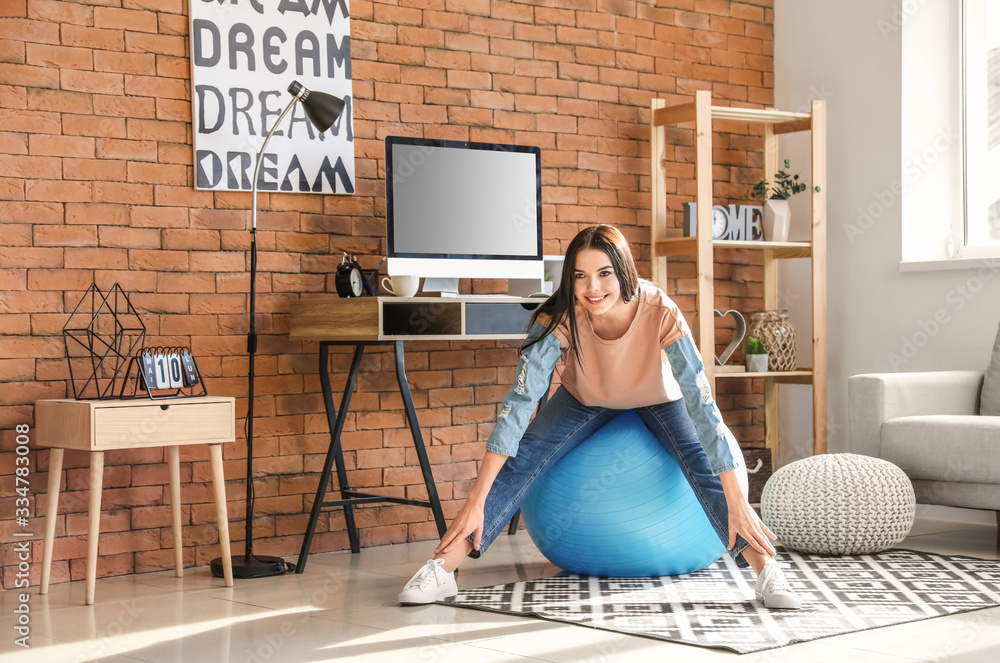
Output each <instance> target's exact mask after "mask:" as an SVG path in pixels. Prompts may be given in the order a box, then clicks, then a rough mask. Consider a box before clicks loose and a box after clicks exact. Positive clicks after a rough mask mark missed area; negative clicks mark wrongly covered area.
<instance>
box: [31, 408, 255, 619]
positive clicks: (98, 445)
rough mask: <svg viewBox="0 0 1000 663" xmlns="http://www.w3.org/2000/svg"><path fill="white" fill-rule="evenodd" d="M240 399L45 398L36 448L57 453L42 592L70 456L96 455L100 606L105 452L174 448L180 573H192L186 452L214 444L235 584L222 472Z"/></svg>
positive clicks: (93, 575) (223, 533) (225, 546)
mask: <svg viewBox="0 0 1000 663" xmlns="http://www.w3.org/2000/svg"><path fill="white" fill-rule="evenodd" d="M235 400H236V399H234V398H232V397H219V396H201V397H197V398H178V399H165V400H156V401H154V400H139V399H134V400H113V401H112V400H104V401H101V400H91V401H76V400H69V399H64V400H41V401H38V402H36V403H35V430H36V443H37V444H38V446H41V447H51V448H52V454H51V456H50V459H49V490H48V495H49V503H48V511H47V513H46V516H45V543H44V548H43V555H42V584H41V588H40V592H41V593H42V594H46V593H48V591H49V576H50V572H51V566H52V545H53V542H54V540H55V533H56V515H57V514H58V509H59V483H60V478H61V475H62V463H63V452H64V450H66V449H79V450H81V451H88V452H90V509H89V527H88V531H87V594H86V603H87V605H91V604H93V603H94V590H95V586H96V580H97V544H98V537H99V534H100V524H101V489H102V481H103V478H104V452H105V451H110V450H114V449H146V448H151V447H166V449H167V461H168V465H169V467H170V502H171V511H172V514H173V530H174V570H175V574H176V576H177V577H178V578H180V577H182V576H183V575H184V561H183V553H182V544H181V511H180V501H181V499H180V498H181V493H180V447H181V445H185V444H207V445H208V448H209V453H210V455H211V461H212V484H213V487H214V492H215V511H216V516H217V518H218V524H219V545H220V547H221V548H222V564H223V575H224V576H225V582H226V587H232V585H233V566H232V562H231V561H230V557H229V516H228V513H227V510H226V480H225V475H224V474H223V466H222V444H223V443H225V442H232V441H234V440H235V439H236V403H235Z"/></svg>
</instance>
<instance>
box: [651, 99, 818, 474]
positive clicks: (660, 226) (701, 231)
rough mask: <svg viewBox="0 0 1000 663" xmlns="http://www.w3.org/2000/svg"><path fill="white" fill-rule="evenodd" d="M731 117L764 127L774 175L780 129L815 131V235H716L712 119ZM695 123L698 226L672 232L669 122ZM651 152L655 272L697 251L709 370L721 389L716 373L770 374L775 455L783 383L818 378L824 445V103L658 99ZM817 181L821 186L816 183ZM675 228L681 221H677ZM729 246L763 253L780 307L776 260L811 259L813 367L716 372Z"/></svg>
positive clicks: (767, 291)
mask: <svg viewBox="0 0 1000 663" xmlns="http://www.w3.org/2000/svg"><path fill="white" fill-rule="evenodd" d="M713 120H733V121H739V122H748V123H757V124H762V125H763V127H764V172H765V173H766V177H767V178H768V180H769V181H774V174H775V173H776V172H777V171H778V170H780V169H779V168H778V136H779V135H781V134H786V133H793V132H799V131H808V132H809V133H810V137H811V152H812V155H811V160H810V161H811V170H812V176H811V180H812V185H811V188H810V189H809V190H808V191H809V192H810V194H811V197H812V223H811V237H810V240H809V241H807V242H768V241H763V242H734V241H714V240H713V239H712V205H713V200H714V199H713V196H712V188H713V187H712V131H713V128H712V121H713ZM692 122H693V123H694V134H695V143H696V144H695V182H696V185H697V191H696V194H695V202H696V203H697V206H698V210H697V220H696V225H697V233H696V236H695V237H670V236H668V235H669V232H670V231H668V226H667V204H666V195H665V191H664V180H665V177H666V170H665V167H664V162H663V156H664V154H665V149H666V128H667V127H668V126H671V125H676V124H684V123H692ZM650 136H651V146H650V156H651V162H652V164H651V165H652V169H651V174H652V179H651V184H650V190H651V194H652V224H651V225H652V228H651V237H650V246H651V249H652V263H653V280H654V281H656V282H657V283H658V284H659V285H660V287H662V288H665V287H666V281H667V270H668V258H669V257H670V256H689V257H693V258H694V259H695V263H696V267H695V269H696V273H697V282H698V294H697V297H696V304H695V307H696V313H697V314H698V315H697V323H696V325H695V327H694V328H693V329H692V332H693V333H694V336H695V342H696V343H697V344H698V347H699V348H700V349H701V353H702V358H703V361H704V362H705V372H706V374H707V375H708V378H709V381H710V382H711V384H712V389H713V390H714V389H715V380H716V378H726V379H731V378H752V377H760V378H763V379H764V419H765V429H766V432H765V439H766V444H767V447H768V448H769V449H771V451H772V455H773V457H774V459H775V461H777V453H778V443H779V441H778V385H779V384H808V385H812V394H813V453H815V454H821V453H826V434H827V426H826V105H825V103H824V102H823V101H813V102H812V104H811V108H810V112H808V113H791V112H785V111H777V110H771V109H759V108H732V107H728V106H713V105H712V100H711V95H710V93H709V92H708V91H699V92H696V93H695V100H694V102H693V103H687V104H681V105H677V106H669V107H668V106H667V105H666V102H665V101H664V100H663V99H653V101H652V107H651V113H650ZM817 186H818V187H819V188H820V190H819V191H818V192H817V191H816V190H815V187H817ZM671 230H675V229H671ZM731 249H743V250H752V251H762V252H763V254H764V265H763V272H764V273H763V281H764V308H765V309H768V310H769V309H775V308H778V261H780V260H783V259H788V258H808V259H810V262H811V266H812V357H813V365H812V367H811V368H804V367H797V369H796V370H794V371H783V372H768V373H717V372H716V370H715V355H714V352H715V316H714V314H713V310H714V308H715V261H716V252H718V251H725V250H731Z"/></svg>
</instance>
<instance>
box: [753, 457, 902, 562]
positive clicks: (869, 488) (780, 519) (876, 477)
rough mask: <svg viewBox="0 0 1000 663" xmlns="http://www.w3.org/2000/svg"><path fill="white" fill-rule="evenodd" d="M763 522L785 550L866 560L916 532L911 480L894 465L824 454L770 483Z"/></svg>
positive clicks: (789, 467)
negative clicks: (855, 556) (869, 555)
mask: <svg viewBox="0 0 1000 663" xmlns="http://www.w3.org/2000/svg"><path fill="white" fill-rule="evenodd" d="M760 508H761V517H762V519H763V521H764V524H766V525H767V526H768V527H770V528H771V530H772V531H773V532H774V533H775V534H776V535H777V537H778V542H779V543H780V544H781V545H783V546H785V547H786V548H791V549H793V550H800V551H802V552H809V553H816V554H820V555H862V554H869V553H875V552H879V551H882V550H886V549H887V548H891V547H892V546H894V545H896V544H897V543H899V542H900V541H902V540H903V539H904V538H905V537H906V535H907V534H908V533H909V531H910V528H911V527H913V518H914V515H915V512H916V499H915V498H914V495H913V485H912V484H911V483H910V479H909V477H907V476H906V474H905V473H904V472H903V470H901V469H899V468H898V467H896V466H895V465H893V464H892V463H890V462H888V461H885V460H882V459H881V458H873V457H871V456H859V455H857V454H825V455H821V456H812V457H810V458H804V459H802V460H798V461H795V462H794V463H789V464H788V465H786V466H784V467H782V468H781V469H779V470H778V471H777V472H775V473H774V474H773V475H771V478H770V479H768V481H767V483H766V484H765V485H764V491H763V493H762V494H761V498H760Z"/></svg>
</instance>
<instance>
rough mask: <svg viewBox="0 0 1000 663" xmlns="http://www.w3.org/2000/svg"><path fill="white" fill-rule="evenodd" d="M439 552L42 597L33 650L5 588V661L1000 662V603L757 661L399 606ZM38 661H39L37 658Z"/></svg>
mask: <svg viewBox="0 0 1000 663" xmlns="http://www.w3.org/2000/svg"><path fill="white" fill-rule="evenodd" d="M901 547H906V548H913V549H918V550H927V551H932V552H939V553H949V554H965V555H971V556H975V557H983V558H989V559H1000V556H998V551H997V547H996V529H995V528H994V527H989V526H970V525H964V524H950V523H943V522H938V521H918V522H917V526H916V527H915V528H914V531H913V532H912V534H911V536H910V537H909V538H907V540H906V541H904V542H903V544H901ZM432 548H433V545H432V544H428V543H426V542H425V543H411V544H406V545H399V546H383V547H378V548H366V549H363V550H362V551H361V553H360V554H358V555H351V554H349V553H328V554H319V555H312V556H311V557H310V558H309V564H308V566H307V569H306V573H304V574H302V575H295V574H290V575H286V576H279V577H276V578H265V579H259V580H238V581H237V584H236V587H232V588H225V587H223V586H222V584H221V582H222V581H221V580H219V579H217V578H213V577H211V575H210V574H209V572H208V569H207V568H205V567H201V568H194V569H187V570H186V571H185V575H184V577H183V578H174V577H173V574H172V573H171V572H159V573H149V574H141V575H133V576H127V577H121V578H109V579H106V580H99V581H98V583H97V604H96V605H94V606H92V607H85V606H83V605H82V604H83V596H84V586H83V583H82V582H74V583H67V584H61V585H54V586H52V587H51V588H50V592H49V594H48V595H47V596H40V595H39V594H38V593H37V591H38V590H37V587H35V588H32V589H31V592H32V594H31V600H30V606H31V623H30V628H31V639H30V643H31V649H30V650H27V651H25V650H22V649H21V648H20V647H17V646H16V645H15V644H14V637H15V636H14V635H12V634H13V628H12V627H13V625H14V617H13V609H14V607H15V605H16V601H17V596H16V594H15V592H13V591H7V592H3V593H0V638H2V640H0V660H2V661H3V662H4V663H6V662H7V661H18V660H25V661H27V660H31V661H32V663H42V662H49V661H52V662H58V663H75V662H77V661H113V662H115V663H124V662H126V661H148V662H151V663H160V662H166V661H171V662H173V661H183V662H185V663H199V662H201V661H210V662H212V663H221V662H226V661H230V662H237V661H239V662H240V663H268V662H272V661H273V662H286V661H289V662H290V661H295V662H299V661H302V662H316V661H352V662H353V661H357V662H373V663H374V662H379V663H386V662H389V663H404V662H408V661H421V662H425V663H445V662H448V661H461V662H463V663H469V662H475V663H493V662H505V663H511V662H515V661H558V662H574V663H575V662H578V661H588V662H591V661H593V662H597V661H609V662H610V661H636V662H639V661H683V662H685V663H687V662H688V661H691V662H694V663H698V662H701V661H722V660H732V661H737V660H738V661H740V663H743V662H746V663H784V662H788V663H797V662H799V661H809V662H810V663H813V662H815V663H824V662H827V661H829V662H830V663H834V662H835V663H855V662H859V663H912V662H913V661H933V662H935V663H945V662H947V663H960V662H961V663H973V662H975V663H979V662H983V663H987V662H989V663H996V662H997V661H1000V608H994V609H991V610H981V611H978V612H972V613H967V614H963V615H955V616H952V617H941V618H938V619H933V620H927V621H922V622H915V623H911V624H904V625H900V626H893V627H888V628H881V629H875V630H871V631H865V632H861V633H853V634H848V635H843V636H838V637H833V638H826V639H823V640H816V641H813V642H809V643H804V644H800V645H793V646H789V647H784V648H781V649H775V650H771V651H767V652H761V653H759V654H750V655H746V656H737V655H735V654H730V653H726V652H719V651H713V650H709V649H702V648H699V647H690V646H685V645H676V644H671V643H664V642H661V641H658V640H651V639H647V638H640V637H630V636H624V635H619V634H615V633H608V632H603V631H596V630H591V629H587V628H582V627H578V626H569V625H562V624H557V623H554V622H546V621H541V620H535V619H525V618H518V617H510V616H506V615H496V614H491V613H485V612H479V611H476V610H465V609H457V608H449V607H445V606H435V605H431V606H421V607H408V608H400V607H399V606H398V605H396V603H395V599H396V595H397V593H398V592H399V590H400V588H401V587H402V585H403V583H404V582H405V581H406V579H407V578H409V576H410V575H411V574H412V573H413V571H414V570H415V569H416V568H417V567H418V566H419V565H420V564H421V563H422V562H423V561H424V560H425V559H426V558H427V556H428V554H429V551H430V549H432ZM555 572H556V569H555V567H553V566H552V565H551V564H549V563H548V562H546V561H545V559H544V558H543V557H542V556H541V555H540V554H539V553H538V551H537V550H536V549H535V547H534V546H533V545H532V544H531V540H530V539H529V538H528V536H527V534H526V533H525V532H523V531H522V532H521V533H519V534H518V535H517V536H514V537H507V536H503V537H501V538H500V539H499V540H498V541H497V542H496V543H495V544H494V546H493V547H492V548H491V550H490V554H489V555H487V556H486V557H484V558H483V559H482V560H479V561H470V562H469V563H467V564H466V565H465V566H464V567H463V572H462V574H461V577H460V579H459V584H460V585H462V586H469V587H473V586H481V585H488V584H497V583H501V582H511V581H514V580H517V579H526V578H535V577H542V576H546V575H550V574H552V573H555ZM29 657H30V659H29Z"/></svg>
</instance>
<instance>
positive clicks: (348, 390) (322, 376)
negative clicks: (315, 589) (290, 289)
mask: <svg viewBox="0 0 1000 663" xmlns="http://www.w3.org/2000/svg"><path fill="white" fill-rule="evenodd" d="M364 352H365V346H364V345H357V346H355V348H354V360H353V361H352V362H351V372H350V373H349V374H348V377H347V385H345V387H344V394H343V396H342V397H341V399H340V413H339V414H338V413H337V409H336V408H335V407H334V405H333V390H332V387H331V385H330V344H329V343H326V342H322V343H320V345H319V381H320V385H321V386H322V387H323V402H324V403H325V404H326V421H327V425H328V426H329V428H330V449H329V451H327V454H326V462H325V463H324V464H323V471H322V473H321V474H320V478H319V487H318V488H317V490H316V499H315V500H313V508H312V513H311V514H310V515H309V525H308V526H307V527H306V535H305V538H304V539H303V541H302V549H301V550H300V551H299V560H298V564H296V569H295V572H296V573H302V572H303V571H304V570H305V566H306V558H307V557H308V556H309V548H310V547H311V546H312V539H313V535H314V534H315V533H316V523H317V522H318V521H319V514H320V512H321V511H322V510H323V501H324V498H325V497H326V489H327V487H328V486H329V484H330V471H331V470H332V469H333V465H334V463H336V464H337V480H338V482H339V483H340V496H341V498H347V493H348V492H349V491H350V490H351V488H350V485H349V484H348V483H347V469H346V467H345V465H344V457H343V454H342V452H341V443H340V434H341V432H342V431H343V430H344V419H345V416H346V415H347V408H348V406H349V405H350V403H351V394H352V393H353V392H354V385H355V383H356V381H357V379H358V371H359V370H360V369H361V357H362V356H363V355H364ZM343 507H344V519H345V521H346V523H347V537H348V539H349V540H350V543H351V552H353V553H356V552H360V551H361V543H360V541H359V540H358V528H357V526H356V525H355V523H354V508H353V507H352V506H351V505H350V504H344V505H343Z"/></svg>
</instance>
